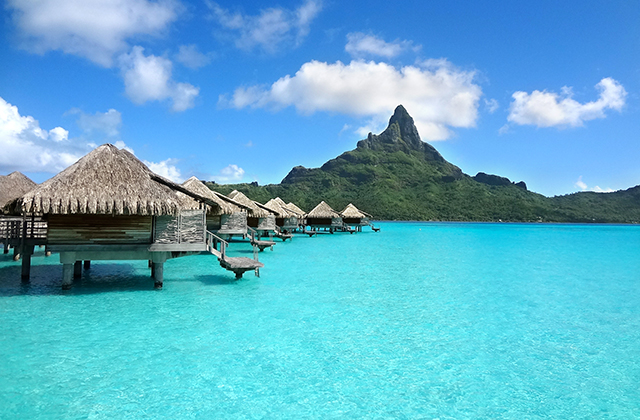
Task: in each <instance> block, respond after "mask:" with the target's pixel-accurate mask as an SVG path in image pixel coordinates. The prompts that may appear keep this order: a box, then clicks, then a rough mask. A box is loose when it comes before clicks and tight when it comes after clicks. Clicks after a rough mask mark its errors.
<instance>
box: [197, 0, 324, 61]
mask: <svg viewBox="0 0 640 420" xmlns="http://www.w3.org/2000/svg"><path fill="white" fill-rule="evenodd" d="M208 6H209V8H210V9H211V11H212V12H213V17H214V18H215V19H216V20H217V21H218V23H219V24H220V25H221V26H222V27H223V28H225V29H227V30H228V31H230V32H231V33H233V36H234V38H235V45H236V47H238V48H240V49H243V50H246V51H251V50H253V49H254V48H256V47H258V48H261V49H262V50H264V51H266V52H268V53H273V52H275V51H277V50H278V48H279V47H280V46H281V45H282V44H293V45H295V46H298V45H300V44H301V43H302V41H303V40H304V38H305V37H306V36H307V35H308V34H309V30H310V27H311V22H312V21H313V19H314V18H315V17H316V16H317V15H318V13H319V12H320V10H321V9H322V4H321V2H320V1H318V0H306V1H305V2H304V3H303V4H302V5H301V6H300V7H298V8H297V9H295V10H290V9H284V8H269V9H264V10H261V11H260V14H258V15H256V16H250V15H244V14H242V13H232V12H230V11H228V10H227V9H224V8H222V7H220V5H218V4H217V3H213V2H209V3H208Z"/></svg>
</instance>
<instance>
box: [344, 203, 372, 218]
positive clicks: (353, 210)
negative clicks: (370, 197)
mask: <svg viewBox="0 0 640 420" xmlns="http://www.w3.org/2000/svg"><path fill="white" fill-rule="evenodd" d="M340 215H341V216H342V217H347V218H350V219H364V218H365V217H371V215H370V214H368V213H365V212H363V211H362V210H358V208H357V207H356V206H354V205H353V204H352V203H349V204H348V205H347V207H345V208H344V210H342V211H341V212H340Z"/></svg>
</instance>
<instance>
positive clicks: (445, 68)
mask: <svg viewBox="0 0 640 420" xmlns="http://www.w3.org/2000/svg"><path fill="white" fill-rule="evenodd" d="M481 95H482V90H481V89H480V87H479V86H478V85H476V84H475V83H474V72H469V71H462V70H459V69H457V68H455V67H454V66H453V65H451V63H449V62H448V61H447V60H444V59H440V60H427V61H424V62H422V63H420V64H418V65H415V66H406V67H401V68H396V67H394V66H392V65H390V64H387V63H376V62H373V61H371V62H365V61H352V62H351V63H349V64H343V63H342V62H340V61H338V62H336V63H334V64H331V63H325V62H320V61H311V62H308V63H305V64H304V65H303V66H302V67H301V68H300V70H298V72H297V73H296V74H295V75H294V76H290V75H287V76H285V77H282V78H281V79H279V80H277V81H276V82H275V83H273V84H272V85H271V86H266V87H265V86H249V87H240V88H238V89H236V91H235V92H234V93H233V96H232V97H231V98H228V97H226V96H221V97H220V101H219V103H220V105H222V106H231V107H234V108H237V109H241V108H245V107H252V108H272V109H279V108H284V107H288V106H294V107H296V109H297V110H298V112H300V113H303V114H313V113H314V112H319V111H326V112H337V113H342V114H347V115H351V116H356V117H365V118H369V119H370V121H369V123H368V124H370V125H371V126H376V125H377V122H380V121H386V120H388V118H389V116H390V115H392V114H393V110H394V109H395V107H396V106H397V105H398V104H402V105H404V106H405V108H406V109H407V110H408V111H409V113H410V114H411V115H412V117H413V118H414V120H415V122H416V126H417V127H418V130H419V132H420V134H421V135H422V137H423V138H425V139H427V140H445V139H447V138H449V137H450V136H451V135H452V132H451V130H450V129H449V128H450V127H473V126H475V123H476V120H477V117H478V102H479V100H480V97H481Z"/></svg>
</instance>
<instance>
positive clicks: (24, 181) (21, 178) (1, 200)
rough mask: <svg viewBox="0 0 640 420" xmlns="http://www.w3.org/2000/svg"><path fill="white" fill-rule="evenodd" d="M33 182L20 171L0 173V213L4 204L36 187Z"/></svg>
mask: <svg viewBox="0 0 640 420" xmlns="http://www.w3.org/2000/svg"><path fill="white" fill-rule="evenodd" d="M36 185H38V184H36V183H35V182H33V181H32V180H30V179H29V178H28V177H27V176H25V175H23V174H22V173H20V172H18V171H15V172H11V173H10V174H9V175H0V214H1V213H2V209H3V208H4V206H6V205H7V204H9V203H10V202H11V201H13V200H15V199H16V198H18V197H21V196H22V195H24V194H26V193H28V192H29V191H31V190H32V189H34V188H35V187H36Z"/></svg>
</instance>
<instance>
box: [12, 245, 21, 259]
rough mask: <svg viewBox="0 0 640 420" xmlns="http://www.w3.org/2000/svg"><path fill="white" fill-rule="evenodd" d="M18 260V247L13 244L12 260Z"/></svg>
mask: <svg viewBox="0 0 640 420" xmlns="http://www.w3.org/2000/svg"><path fill="white" fill-rule="evenodd" d="M19 260H20V247H19V246H14V247H13V261H19Z"/></svg>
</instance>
